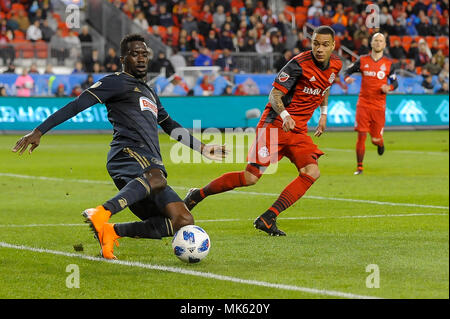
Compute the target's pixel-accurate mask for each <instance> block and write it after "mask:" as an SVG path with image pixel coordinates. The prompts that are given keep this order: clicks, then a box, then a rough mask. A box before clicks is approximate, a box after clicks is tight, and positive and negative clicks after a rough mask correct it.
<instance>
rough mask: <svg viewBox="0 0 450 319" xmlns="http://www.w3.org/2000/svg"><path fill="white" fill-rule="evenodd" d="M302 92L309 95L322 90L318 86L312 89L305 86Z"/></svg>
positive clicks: (317, 93)
mask: <svg viewBox="0 0 450 319" xmlns="http://www.w3.org/2000/svg"><path fill="white" fill-rule="evenodd" d="M303 93H306V94H310V95H319V94H320V93H322V90H321V89H319V88H317V89H312V88H309V87H307V86H305V87H304V88H303Z"/></svg>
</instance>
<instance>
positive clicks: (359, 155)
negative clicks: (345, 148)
mask: <svg viewBox="0 0 450 319" xmlns="http://www.w3.org/2000/svg"><path fill="white" fill-rule="evenodd" d="M366 137H367V133H365V132H358V140H357V141H356V161H357V163H358V168H362V166H363V160H364V154H365V152H366Z"/></svg>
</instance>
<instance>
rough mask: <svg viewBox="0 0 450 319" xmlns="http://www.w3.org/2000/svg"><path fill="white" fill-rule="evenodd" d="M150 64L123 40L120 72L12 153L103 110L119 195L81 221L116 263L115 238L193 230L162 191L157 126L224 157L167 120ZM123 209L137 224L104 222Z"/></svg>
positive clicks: (168, 191) (171, 194)
mask: <svg viewBox="0 0 450 319" xmlns="http://www.w3.org/2000/svg"><path fill="white" fill-rule="evenodd" d="M150 59H151V50H150V49H149V48H148V47H147V45H146V43H145V40H144V38H143V37H142V36H140V35H138V34H133V35H128V36H126V37H125V38H124V39H123V40H122V42H121V57H120V60H121V63H122V65H123V70H124V71H123V72H117V73H114V74H111V75H108V76H105V77H104V78H102V79H101V80H100V81H98V82H96V83H95V84H93V85H92V86H91V87H90V88H88V89H86V90H85V91H84V92H83V93H82V94H81V95H80V96H79V97H78V98H77V99H75V100H73V101H71V102H70V103H68V104H67V105H66V106H64V107H63V108H61V109H60V110H58V111H57V112H55V113H54V114H52V115H51V116H50V117H49V118H48V119H46V120H45V121H44V122H42V123H41V124H40V125H39V126H38V127H36V128H35V129H34V130H33V131H32V132H31V133H29V134H27V135H25V136H24V137H22V138H21V139H20V140H19V141H18V142H17V143H16V145H15V146H14V148H13V150H12V151H13V152H19V154H22V153H23V152H24V151H25V150H27V148H28V146H30V145H31V147H30V149H29V153H30V154H31V152H32V151H33V150H34V149H35V148H36V147H37V146H39V143H40V138H41V136H42V135H43V134H45V133H46V132H47V131H49V130H50V129H52V128H53V127H55V126H57V125H59V124H61V123H63V122H64V121H66V120H68V119H70V118H71V117H73V116H75V115H76V114H78V113H79V112H81V111H83V110H85V109H87V108H89V107H91V106H93V105H95V104H97V103H102V104H105V105H106V108H107V110H108V119H109V121H110V122H111V124H112V125H113V140H112V142H111V144H110V146H111V149H110V151H109V153H108V158H107V170H108V173H109V174H110V176H111V178H112V179H113V181H114V183H115V185H116V186H117V188H118V189H119V190H120V191H119V193H118V194H117V195H116V196H114V197H113V198H111V199H110V200H108V201H106V202H105V203H104V204H103V205H99V206H97V207H96V208H90V209H87V210H85V211H84V212H83V216H84V217H85V218H86V222H88V223H89V224H90V226H91V228H92V230H93V231H94V234H95V238H96V239H97V240H98V241H99V243H100V246H101V254H102V256H103V257H104V258H108V259H115V258H116V257H115V256H114V254H113V250H114V244H116V245H118V243H117V239H118V238H120V237H133V238H136V237H138V238H154V239H160V238H162V237H167V236H172V235H173V234H174V232H175V231H177V230H178V229H179V228H181V227H183V226H185V225H191V224H194V219H193V217H192V215H191V213H190V212H189V210H188V209H187V207H186V206H185V204H184V202H183V200H181V199H180V197H179V196H178V195H177V193H176V192H175V191H174V190H173V189H172V188H171V187H170V186H168V185H167V180H166V177H167V172H166V170H165V168H164V164H163V162H162V158H161V153H160V148H159V139H158V125H160V126H161V128H162V129H163V130H164V132H166V133H167V134H169V135H171V136H172V137H173V138H175V139H176V140H178V141H179V142H181V143H183V144H185V145H187V146H189V147H191V148H192V149H194V150H196V151H199V152H201V153H202V154H203V155H204V156H205V157H207V158H209V159H213V160H220V159H222V158H224V157H225V156H226V150H225V148H224V146H219V145H205V144H203V143H201V142H200V141H199V140H197V139H195V138H194V137H193V136H192V135H191V134H190V133H189V131H187V130H186V129H184V128H182V127H181V125H180V124H178V123H177V122H175V121H174V120H173V119H172V118H171V117H170V116H169V114H168V113H167V112H166V110H165V109H164V107H163V106H162V104H161V102H160V100H159V98H158V96H157V95H156V93H155V91H154V90H153V88H151V87H149V86H148V85H147V84H146V83H145V78H146V75H147V67H148V63H149V61H150ZM126 207H129V208H130V210H131V211H132V212H133V213H134V214H135V215H136V216H137V217H139V218H140V219H141V220H142V221H139V222H131V223H120V224H112V223H109V222H108V221H109V218H110V217H111V216H112V215H114V214H116V213H118V212H119V211H121V210H123V209H125V208H126Z"/></svg>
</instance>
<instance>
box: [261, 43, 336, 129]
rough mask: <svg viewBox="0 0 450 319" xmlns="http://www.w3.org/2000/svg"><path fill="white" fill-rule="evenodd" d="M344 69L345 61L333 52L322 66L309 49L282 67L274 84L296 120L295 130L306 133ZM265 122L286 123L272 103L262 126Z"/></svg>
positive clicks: (267, 108) (262, 121)
mask: <svg viewBox="0 0 450 319" xmlns="http://www.w3.org/2000/svg"><path fill="white" fill-rule="evenodd" d="M341 68H342V62H341V60H340V59H339V57H337V56H336V55H334V54H332V55H331V57H330V60H329V63H328V64H327V65H326V66H325V67H322V66H321V65H320V63H318V62H317V61H316V60H315V58H314V56H313V54H312V51H306V52H302V53H300V54H299V55H297V56H295V57H293V58H292V59H291V60H290V61H289V62H288V63H287V64H286V65H285V66H284V67H283V69H281V70H280V72H279V73H278V75H277V77H276V79H275V81H274V82H273V87H275V88H277V89H278V90H280V91H282V92H283V93H284V94H285V96H284V97H283V103H284V106H285V108H286V110H287V111H288V112H289V114H290V115H291V116H292V118H293V119H294V121H295V123H296V125H295V129H294V130H293V132H295V133H300V132H307V130H308V127H307V123H308V121H309V119H310V118H311V116H312V115H313V113H314V111H315V110H316V108H318V107H319V105H320V104H321V103H322V101H323V99H324V96H325V93H326V92H327V91H328V90H329V89H330V87H331V85H332V84H333V82H334V79H335V78H336V76H338V74H339V72H340V70H341ZM263 123H273V124H274V125H275V126H277V127H282V125H283V121H282V120H281V118H280V116H279V115H278V114H277V113H276V112H275V110H273V108H272V106H271V104H270V102H269V103H267V105H266V109H265V110H264V113H263V115H262V117H261V120H260V126H261V125H263Z"/></svg>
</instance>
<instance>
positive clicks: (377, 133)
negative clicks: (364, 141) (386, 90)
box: [355, 104, 386, 138]
mask: <svg viewBox="0 0 450 319" xmlns="http://www.w3.org/2000/svg"><path fill="white" fill-rule="evenodd" d="M385 123H386V119H385V111H384V110H376V109H371V108H368V107H361V106H360V105H359V104H357V105H356V117H355V131H358V132H369V133H370V135H371V136H372V137H375V138H381V137H383V130H384V125H385Z"/></svg>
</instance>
